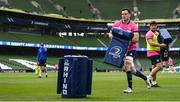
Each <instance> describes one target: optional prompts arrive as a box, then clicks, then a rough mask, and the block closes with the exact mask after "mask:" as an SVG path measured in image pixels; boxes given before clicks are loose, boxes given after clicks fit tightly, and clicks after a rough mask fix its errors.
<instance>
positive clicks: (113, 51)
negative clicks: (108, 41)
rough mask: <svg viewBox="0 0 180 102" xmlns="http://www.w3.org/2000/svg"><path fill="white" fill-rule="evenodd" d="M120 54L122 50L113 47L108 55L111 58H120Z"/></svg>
mask: <svg viewBox="0 0 180 102" xmlns="http://www.w3.org/2000/svg"><path fill="white" fill-rule="evenodd" d="M121 52H122V48H121V47H119V46H114V47H112V48H111V49H110V51H109V55H112V56H113V58H120V54H121Z"/></svg>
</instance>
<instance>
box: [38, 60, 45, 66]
mask: <svg viewBox="0 0 180 102" xmlns="http://www.w3.org/2000/svg"><path fill="white" fill-rule="evenodd" d="M38 66H44V67H46V61H38Z"/></svg>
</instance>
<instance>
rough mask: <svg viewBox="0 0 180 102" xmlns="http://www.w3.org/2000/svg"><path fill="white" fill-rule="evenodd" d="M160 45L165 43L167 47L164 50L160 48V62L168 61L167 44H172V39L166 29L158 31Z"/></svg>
mask: <svg viewBox="0 0 180 102" xmlns="http://www.w3.org/2000/svg"><path fill="white" fill-rule="evenodd" d="M159 32H160V37H159V39H160V43H165V44H166V45H167V47H166V48H161V58H162V61H168V59H169V44H170V43H171V42H172V37H171V35H170V34H169V32H168V31H167V29H160V30H159Z"/></svg>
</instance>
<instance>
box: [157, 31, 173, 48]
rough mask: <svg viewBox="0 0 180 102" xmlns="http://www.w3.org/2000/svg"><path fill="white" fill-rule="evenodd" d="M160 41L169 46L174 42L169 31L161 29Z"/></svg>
mask: <svg viewBox="0 0 180 102" xmlns="http://www.w3.org/2000/svg"><path fill="white" fill-rule="evenodd" d="M159 32H160V39H161V42H162V43H165V44H169V43H171V42H172V37H171V35H170V34H169V32H168V31H167V29H160V30H159Z"/></svg>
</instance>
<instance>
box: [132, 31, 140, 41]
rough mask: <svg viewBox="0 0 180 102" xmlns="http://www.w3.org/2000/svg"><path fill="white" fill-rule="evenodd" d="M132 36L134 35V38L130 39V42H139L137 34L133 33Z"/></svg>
mask: <svg viewBox="0 0 180 102" xmlns="http://www.w3.org/2000/svg"><path fill="white" fill-rule="evenodd" d="M133 34H134V36H133V38H132V42H138V41H139V33H138V32H134V33H133Z"/></svg>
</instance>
